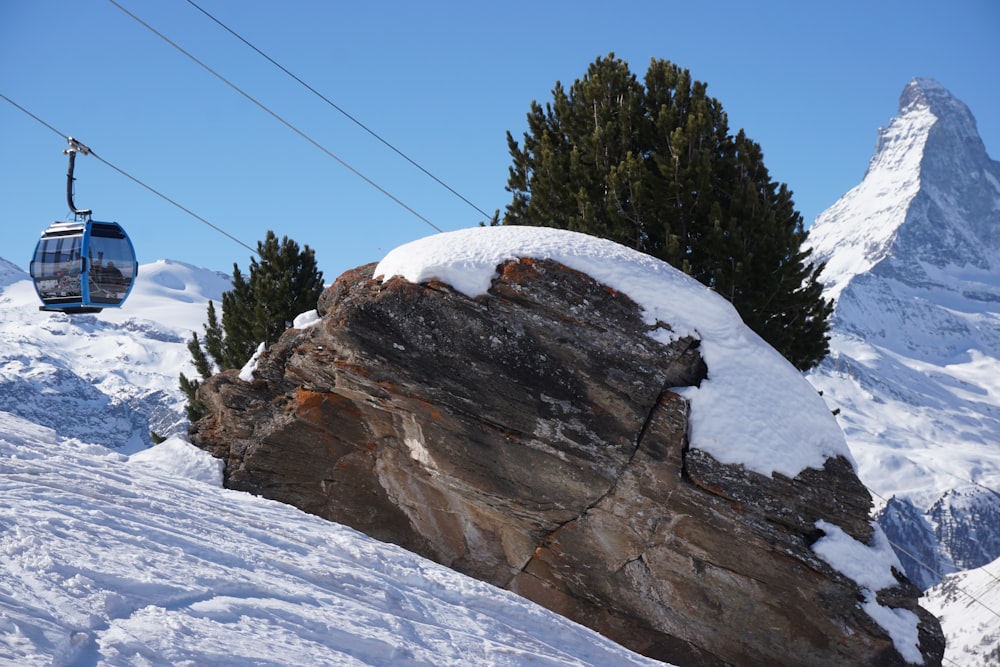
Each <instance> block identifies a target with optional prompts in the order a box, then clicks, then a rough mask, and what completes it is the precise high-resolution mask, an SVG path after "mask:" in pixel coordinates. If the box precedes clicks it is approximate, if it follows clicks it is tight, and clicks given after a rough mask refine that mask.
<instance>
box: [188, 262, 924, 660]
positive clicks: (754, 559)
mask: <svg viewBox="0 0 1000 667" xmlns="http://www.w3.org/2000/svg"><path fill="white" fill-rule="evenodd" d="M372 271H373V266H372V265H369V266H366V267H360V268H358V269H355V270H354V271H351V272H348V273H346V274H344V275H343V276H341V277H340V278H339V279H338V280H337V281H336V283H335V284H334V285H333V286H331V287H330V288H329V289H328V290H327V292H326V293H324V295H323V296H322V298H321V299H320V303H319V308H318V310H319V312H320V314H321V315H322V320H321V322H320V323H319V324H317V325H315V326H312V327H310V328H308V329H302V330H294V329H293V330H289V331H288V332H286V333H285V335H284V336H283V337H282V338H281V340H280V341H279V342H278V343H277V344H276V345H274V346H272V347H271V348H270V349H269V350H268V351H267V353H266V354H265V355H264V356H263V357H262V359H261V360H260V361H259V363H258V366H257V369H256V371H255V373H254V380H253V381H252V382H245V381H243V380H240V379H239V378H238V376H237V375H236V374H235V373H233V372H230V373H226V374H221V375H217V376H215V377H213V378H212V379H210V380H209V381H207V382H206V383H205V384H204V385H203V387H202V389H201V392H200V394H199V398H200V399H201V400H202V401H203V402H204V403H205V405H206V406H208V408H209V414H208V416H207V417H205V418H204V419H203V420H201V421H200V422H198V423H196V424H195V425H194V426H193V427H192V434H191V435H192V441H193V442H195V443H196V444H198V445H199V446H201V447H203V448H205V449H207V450H209V451H211V452H213V453H214V454H215V455H216V456H218V457H221V458H223V459H225V461H226V483H227V485H228V486H229V487H231V488H235V489H240V490H245V491H249V492H252V493H258V494H261V495H264V496H268V497H270V498H274V499H276V500H280V501H283V502H287V503H291V504H293V505H296V506H298V507H300V508H301V509H303V510H305V511H307V512H311V513H314V514H318V515H320V516H323V517H326V518H328V519H330V520H333V521H337V522H340V523H343V524H347V525H349V526H352V527H354V528H356V529H358V530H361V531H363V532H365V533H367V534H369V535H372V536H374V537H376V538H379V539H382V540H385V541H388V542H393V543H396V544H399V545H402V546H404V547H406V548H408V549H410V550H412V551H414V552H416V553H419V554H421V555H423V556H426V557H428V558H431V559H433V560H435V561H437V562H440V563H443V564H445V565H448V566H450V567H453V568H455V569H457V570H459V571H462V572H464V573H467V574H469V575H471V576H473V577H476V578H479V579H482V580H485V581H489V582H491V583H493V584H495V585H497V586H500V587H502V588H507V589H510V590H513V591H515V592H517V593H519V594H521V595H523V596H525V597H527V598H529V599H532V600H534V601H536V602H538V603H539V604H541V605H543V606H545V607H547V608H549V609H552V610H555V611H557V612H559V613H562V614H564V615H566V616H568V617H570V618H572V619H574V620H576V621H578V622H580V623H582V624H584V625H587V626H589V627H591V628H594V629H596V630H598V631H599V632H601V633H603V634H605V635H606V636H608V637H610V638H612V639H614V640H616V641H618V642H620V643H622V644H624V645H626V646H628V647H630V648H632V649H633V650H635V651H638V652H640V653H643V654H646V655H648V656H651V657H654V658H658V659H661V660H665V661H669V662H672V663H674V664H677V665H692V666H702V665H705V666H708V665H712V666H715V665H852V666H854V665H902V664H905V661H904V660H903V658H902V656H901V655H900V653H898V652H897V650H896V648H895V646H894V643H893V641H892V639H891V638H890V637H889V636H888V635H887V634H886V632H885V631H884V630H883V629H882V628H881V627H880V626H879V625H878V624H876V623H875V621H873V619H872V618H871V617H870V616H869V615H868V614H867V613H866V612H865V611H864V610H863V609H862V606H861V605H860V604H859V601H860V600H861V593H860V591H859V587H858V584H856V583H855V582H854V581H852V580H851V579H848V578H847V577H845V576H844V575H842V574H841V573H839V572H837V571H836V570H834V569H833V568H831V567H830V566H829V565H828V564H827V563H826V562H825V561H823V560H822V559H820V558H818V557H817V556H816V554H815V553H814V552H813V550H812V549H811V545H812V544H813V543H814V542H815V541H816V540H817V539H819V538H820V537H822V535H823V532H822V531H821V530H819V529H818V528H817V527H816V525H817V521H818V520H825V521H827V522H830V523H832V524H836V525H838V526H840V527H841V528H842V529H843V530H844V531H846V532H847V533H848V534H849V535H850V536H851V537H853V538H854V539H856V540H858V541H861V542H866V543H867V542H868V541H869V540H870V538H871V536H872V530H873V529H872V525H871V524H870V523H869V520H868V511H869V507H870V498H869V496H868V493H867V491H866V490H865V489H864V487H863V486H862V485H861V483H860V482H859V481H858V479H857V477H856V476H855V474H854V472H853V468H852V465H851V463H850V462H848V461H846V460H844V459H843V458H834V459H828V460H827V463H826V465H825V467H824V469H822V470H813V469H810V470H806V471H805V472H803V473H801V474H800V475H798V476H797V477H796V478H795V479H789V478H786V477H782V476H781V475H778V474H775V476H774V477H773V478H772V477H766V476H763V475H760V474H757V473H754V472H750V471H747V470H744V469H743V468H742V467H740V466H732V465H722V464H720V463H719V462H717V461H716V460H715V459H713V458H712V457H711V456H710V455H708V454H707V453H705V452H703V451H700V450H697V449H694V448H691V447H689V445H688V441H687V431H688V405H687V402H686V401H685V399H684V398H682V397H681V396H680V395H678V394H677V393H675V392H674V391H672V389H675V388H678V387H684V386H691V385H697V384H698V383H700V382H701V381H702V380H703V379H704V378H706V377H707V376H708V375H709V374H711V372H712V369H711V368H707V367H706V365H705V363H704V362H703V360H702V358H701V356H700V354H699V349H698V348H699V343H698V341H697V340H695V339H693V338H690V337H681V338H678V339H676V340H675V341H674V342H673V343H670V344H669V345H666V344H662V343H659V342H657V341H655V340H654V339H653V338H651V337H650V335H649V333H650V331H651V328H650V325H648V324H646V323H645V322H644V320H643V318H642V316H641V312H640V309H639V307H638V306H637V305H636V304H635V303H634V302H633V301H631V300H630V299H629V298H628V297H627V296H625V295H623V294H621V293H619V292H615V291H614V290H611V289H609V288H607V287H605V286H603V285H601V284H599V283H597V282H596V281H594V280H593V279H591V278H589V277H588V276H586V275H584V274H581V273H578V272H575V271H573V270H570V269H568V268H566V267H565V266H562V265H560V264H557V263H555V262H551V261H541V260H529V259H522V260H518V261H510V262H508V263H506V264H504V265H502V266H501V267H499V275H498V277H497V278H496V279H495V280H494V282H493V286H492V288H491V289H490V291H489V294H487V295H485V296H481V297H478V298H475V299H470V298H468V297H466V296H464V295H462V294H460V293H458V292H456V291H454V290H453V289H451V288H450V287H449V286H448V285H445V284H442V283H439V282H430V283H428V284H421V285H418V284H412V283H409V282H406V281H404V280H402V279H398V278H397V279H391V280H389V281H386V282H384V283H383V282H382V281H375V280H372V279H371V275H372ZM656 326H658V327H668V328H669V326H670V324H669V323H658V324H657V325H656ZM774 409H775V410H776V411H778V410H781V406H777V405H776V406H774ZM917 596H918V591H917V590H916V589H915V588H913V587H912V585H910V584H909V583H908V582H907V581H906V580H905V579H902V578H900V580H899V584H898V586H895V587H893V588H890V589H884V590H882V591H879V593H878V600H879V602H880V603H882V604H883V605H886V606H887V607H895V608H898V610H900V613H903V612H902V610H908V611H909V612H912V613H915V614H917V615H918V616H919V618H920V625H919V629H920V632H919V635H920V638H919V640H920V651H921V653H922V655H923V657H924V659H925V662H924V664H940V660H941V654H942V652H943V643H942V640H941V634H940V627H939V625H938V623H937V621H936V620H935V619H934V618H933V617H931V616H930V615H929V614H927V613H926V612H924V611H923V610H921V609H920V608H919V607H918V606H917V602H916V601H917Z"/></svg>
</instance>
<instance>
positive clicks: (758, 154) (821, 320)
mask: <svg viewBox="0 0 1000 667" xmlns="http://www.w3.org/2000/svg"><path fill="white" fill-rule="evenodd" d="M706 88H707V86H706V85H705V84H704V83H701V82H699V81H693V80H692V79H691V76H690V73H689V72H688V71H687V70H682V69H681V68H679V67H677V66H676V65H673V64H671V63H669V62H667V61H663V60H653V61H652V62H651V64H650V67H649V70H648V71H647V73H646V78H645V82H644V84H642V83H640V82H639V81H638V80H637V79H636V77H635V76H634V75H633V74H632V73H631V72H630V71H629V69H628V65H627V64H626V63H625V62H623V61H621V60H619V59H616V58H615V57H614V54H611V55H610V56H609V57H608V58H607V59H604V58H598V59H597V60H596V61H595V62H594V63H593V64H591V66H590V67H589V69H588V71H587V74H586V75H585V76H584V78H583V79H582V80H577V81H575V82H574V83H573V85H572V86H571V87H570V89H569V91H568V92H567V91H566V90H565V89H564V88H563V86H562V85H561V84H560V83H556V86H555V88H554V89H553V91H552V95H553V99H552V101H551V102H549V103H547V104H546V105H545V107H544V108H543V107H542V106H540V105H539V104H538V103H536V102H532V104H531V110H530V112H529V113H528V131H527V132H526V133H525V134H524V136H523V139H522V143H521V144H518V142H517V141H515V140H514V138H513V137H512V136H511V134H510V133H509V132H508V134H507V143H508V147H509V149H510V154H511V157H512V159H513V164H512V166H511V168H510V171H509V178H508V183H507V189H508V191H510V192H511V193H512V194H513V198H512V201H511V203H510V204H509V205H508V206H507V210H506V214H505V216H504V220H503V222H504V224H521V225H539V226H548V227H558V228H562V229H570V230H575V231H580V232H584V233H587V234H591V235H594V236H600V237H604V238H608V239H611V240H614V241H617V242H619V243H621V244H623V245H627V246H629V247H632V248H635V249H637V250H640V251H642V252H645V253H648V254H650V255H653V256H655V257H658V258H660V259H663V260H664V261H667V262H669V263H670V264H672V265H674V266H676V267H678V268H679V269H681V270H683V271H684V272H685V273H688V274H689V275H691V276H693V277H694V278H696V279H697V280H699V281H701V282H702V283H704V284H706V285H708V286H710V287H712V288H713V289H714V290H715V291H717V292H718V293H719V294H721V295H723V296H724V297H726V298H727V299H729V300H730V301H731V302H732V303H733V305H734V306H735V307H736V309H737V310H738V311H739V313H740V315H741V316H742V317H743V319H744V321H745V322H746V323H747V325H748V326H749V327H750V328H752V329H753V330H754V331H756V332H757V333H758V334H760V335H761V336H762V337H763V338H764V339H765V340H767V341H768V342H769V343H770V344H771V345H772V346H774V347H775V348H776V349H778V351H780V352H781V353H782V354H784V355H785V357H787V358H788V359H789V360H790V361H791V362H792V363H793V364H795V365H796V366H797V367H798V368H800V369H803V370H804V369H808V368H811V367H812V366H815V365H816V364H817V363H819V361H820V360H821V359H822V358H823V357H824V356H826V354H827V352H828V350H829V347H828V335H827V329H828V323H827V319H828V317H829V315H830V312H831V310H832V304H831V303H830V302H828V301H826V300H825V299H823V298H822V294H821V292H822V285H821V284H820V283H819V282H818V275H819V272H820V270H821V269H822V266H814V265H812V264H810V263H807V261H808V256H809V253H808V251H803V250H802V249H801V246H802V243H803V241H804V240H805V236H806V233H805V230H804V229H803V226H802V216H801V215H800V214H799V213H798V212H797V211H796V210H795V205H794V202H793V201H792V194H791V192H790V191H789V190H788V188H787V187H786V186H785V185H784V184H780V185H779V184H776V183H774V182H773V181H772V180H771V178H770V175H769V174H768V171H767V169H766V168H765V166H764V161H763V152H762V151H761V149H760V146H759V145H758V144H756V143H755V142H753V141H751V140H750V139H748V138H747V137H746V135H745V134H744V133H743V131H742V130H741V131H740V132H738V133H737V134H736V135H735V136H733V135H732V134H730V132H729V126H728V118H727V116H726V114H725V112H723V110H722V105H721V104H720V103H719V102H718V101H717V100H716V99H714V98H711V97H709V96H708V95H707V94H706Z"/></svg>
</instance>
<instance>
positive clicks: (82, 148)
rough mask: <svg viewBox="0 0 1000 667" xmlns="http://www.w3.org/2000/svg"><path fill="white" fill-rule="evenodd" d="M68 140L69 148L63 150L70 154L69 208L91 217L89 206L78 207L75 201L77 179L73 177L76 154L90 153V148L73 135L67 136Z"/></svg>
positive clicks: (67, 176) (67, 173) (85, 216)
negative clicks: (75, 182) (74, 188)
mask: <svg viewBox="0 0 1000 667" xmlns="http://www.w3.org/2000/svg"><path fill="white" fill-rule="evenodd" d="M66 141H68V142H69V148H67V149H66V150H64V151H63V153H64V154H68V155H69V171H67V172H66V203H67V204H69V210H71V211H72V212H73V215H75V216H78V217H80V216H82V217H84V218H89V217H90V214H91V213H92V211H91V210H90V209H89V208H87V209H78V208H77V207H76V204H74V203H73V181H74V180H76V179H75V178H73V170H74V168H75V167H76V154H77V153H80V154H81V155H90V149H89V148H87V146H86V145H84V144H83V143H81V142H79V141H77V140H76V139H74V138H73V137H66Z"/></svg>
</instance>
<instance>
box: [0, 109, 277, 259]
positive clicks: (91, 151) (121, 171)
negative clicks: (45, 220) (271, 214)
mask: <svg viewBox="0 0 1000 667" xmlns="http://www.w3.org/2000/svg"><path fill="white" fill-rule="evenodd" d="M0 98H2V99H3V100H5V101H6V102H8V103H9V104H10V105H11V106H13V107H14V108H16V109H18V110H20V111H22V112H23V113H25V114H27V115H28V116H30V117H31V118H33V119H34V120H36V121H38V122H39V123H41V124H42V125H44V126H45V127H47V128H48V129H50V130H52V131H53V132H54V133H55V134H58V135H59V136H60V137H62V138H63V139H66V140H70V137H69V135H67V134H64V133H62V132H60V131H59V130H58V129H56V128H55V127H53V126H52V125H50V124H49V123H46V122H45V121H44V120H42V119H41V118H39V117H38V116H36V115H35V114H33V113H31V112H30V111H28V110H27V109H25V108H24V107H22V106H21V105H20V104H18V103H17V102H15V101H14V100H12V99H10V98H9V97H7V96H6V95H4V94H3V93H0ZM87 150H88V155H90V157H93V158H95V159H97V161H99V162H101V163H103V164H104V165H106V166H108V167H110V168H111V169H114V170H115V171H117V172H118V173H119V174H121V175H122V176H124V177H125V178H127V179H129V180H130V181H132V182H133V183H136V184H138V185H141V186H142V187H144V188H145V189H147V190H149V191H150V192H152V193H153V194H154V195H156V196H157V197H159V198H160V199H163V200H164V201H166V202H167V203H169V204H172V205H173V206H175V207H177V208H179V209H180V210H182V211H184V212H185V213H187V214H188V215H190V216H191V217H192V218H194V219H195V220H197V221H199V222H201V223H204V224H206V225H208V226H209V227H211V228H212V229H214V230H215V231H217V232H218V233H220V234H222V235H223V236H225V237H226V238H228V239H229V240H231V241H233V242H235V243H237V244H239V245H241V246H243V247H244V248H246V249H247V250H249V251H250V252H252V253H253V254H255V255H260V253H259V252H257V249H256V248H252V247H250V246H249V245H247V244H246V243H244V242H243V241H241V240H239V239H238V238H236V237H235V236H233V235H232V234H230V233H229V232H227V231H226V230H224V229H222V228H221V227H219V226H218V225H214V224H212V223H211V222H209V221H208V220H206V219H205V218H203V217H201V216H200V215H198V214H197V213H195V212H194V211H192V210H191V209H189V208H187V207H185V206H182V205H181V204H179V203H178V202H176V201H174V200H173V199H171V198H170V197H168V196H167V195H165V194H163V193H162V192H160V191H159V190H157V189H156V188H154V187H152V186H151V185H147V184H146V183H144V182H143V181H141V180H140V179H138V178H136V177H135V176H133V175H132V174H130V173H128V172H127V171H125V170H124V169H121V168H119V167H116V166H115V165H113V164H111V163H110V162H108V161H107V160H105V159H104V158H102V157H101V156H100V155H98V154H97V153H95V152H94V149H92V148H89V147H88V149H87Z"/></svg>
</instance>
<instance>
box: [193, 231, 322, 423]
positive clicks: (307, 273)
mask: <svg viewBox="0 0 1000 667" xmlns="http://www.w3.org/2000/svg"><path fill="white" fill-rule="evenodd" d="M257 255H258V256H257V257H253V258H251V260H250V272H249V276H248V277H244V275H243V273H242V272H241V271H240V268H239V266H238V265H237V264H235V263H234V264H233V282H232V289H230V290H228V291H226V292H224V293H223V295H222V321H221V323H220V322H219V320H218V318H217V317H216V312H215V304H214V303H213V302H211V301H209V303H208V313H207V322H206V324H205V337H204V339H203V340H200V339H199V338H198V334H197V333H193V334H192V335H191V340H190V341H188V350H189V351H190V352H191V359H192V362H193V363H194V366H195V370H196V371H197V372H198V375H199V376H200V377H201V379H200V380H199V379H190V378H187V377H186V376H185V375H184V374H183V373H181V374H180V387H181V390H182V391H183V392H184V393H185V395H186V396H187V397H188V403H187V417H188V420H189V421H192V422H195V421H197V420H198V419H200V418H201V417H202V416H203V415H204V414H205V406H204V405H202V404H201V403H200V402H199V401H198V400H197V396H196V394H197V391H198V387H199V386H201V382H202V380H205V379H208V378H209V377H211V375H212V373H213V372H216V371H218V370H222V369H227V368H240V367H242V366H243V365H244V364H245V363H246V362H247V360H248V359H250V357H251V356H253V353H254V352H255V351H256V349H257V346H258V345H260V343H265V344H270V343H273V342H275V341H276V340H278V337H279V336H281V334H282V333H283V332H284V331H285V330H286V329H288V328H289V327H290V326H291V325H292V322H293V321H294V319H295V317H296V316H298V315H300V314H301V313H304V312H306V311H308V310H310V309H312V308H315V307H316V301H317V300H318V299H319V296H320V294H322V293H323V272H322V271H320V270H319V269H318V268H317V266H316V258H315V255H314V253H313V251H312V250H311V249H310V248H309V246H304V247H303V248H302V249H300V248H299V245H298V244H297V243H296V242H295V241H293V240H291V239H289V238H288V237H287V236H286V237H282V239H281V242H280V243H279V242H278V239H277V237H276V236H275V235H274V232H272V231H268V232H267V237H266V238H265V240H264V241H263V242H258V243H257Z"/></svg>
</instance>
